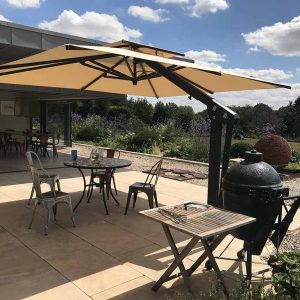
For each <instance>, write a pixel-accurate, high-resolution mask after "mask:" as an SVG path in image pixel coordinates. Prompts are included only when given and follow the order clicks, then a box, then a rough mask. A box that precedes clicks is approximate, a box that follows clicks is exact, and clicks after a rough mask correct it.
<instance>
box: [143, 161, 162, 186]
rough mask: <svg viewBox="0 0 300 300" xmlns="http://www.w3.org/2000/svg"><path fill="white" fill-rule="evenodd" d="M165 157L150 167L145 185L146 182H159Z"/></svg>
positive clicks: (154, 183)
mask: <svg viewBox="0 0 300 300" xmlns="http://www.w3.org/2000/svg"><path fill="white" fill-rule="evenodd" d="M162 162H163V159H160V160H159V161H158V162H157V163H155V164H154V165H153V166H152V168H151V169H150V171H149V173H148V176H147V178H146V180H145V183H144V186H146V184H153V185H154V186H155V185H156V184H157V181H158V177H159V175H160V169H161V165H162Z"/></svg>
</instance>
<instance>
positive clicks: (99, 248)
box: [0, 168, 300, 300]
mask: <svg viewBox="0 0 300 300" xmlns="http://www.w3.org/2000/svg"><path fill="white" fill-rule="evenodd" d="M51 172H52V173H54V172H55V173H58V174H59V175H60V177H61V186H62V189H63V191H66V192H70V193H71V195H72V201H73V205H75V203H76V202H77V201H78V199H79V197H80V195H81V191H82V184H83V183H82V178H81V176H80V175H79V172H78V171H77V170H75V169H69V168H59V169H55V170H51ZM115 176H116V182H117V187H118V199H119V201H120V206H119V207H118V206H117V205H116V204H115V202H114V201H112V200H110V201H109V202H108V208H109V212H110V215H108V216H106V215H105V211H104V207H103V203H102V200H101V201H100V198H99V194H98V193H97V192H96V193H94V195H93V197H92V199H91V203H89V204H87V203H86V201H84V202H83V203H82V205H81V206H79V208H78V209H77V211H76V213H75V218H76V225H77V226H76V228H73V227H72V226H71V221H70V218H69V215H68V211H67V208H66V207H64V206H60V207H59V209H58V216H57V221H56V222H52V223H51V225H50V229H49V235H48V236H44V235H43V221H44V219H43V212H44V210H43V207H42V206H39V207H38V213H37V214H36V217H35V220H34V223H33V227H32V229H31V230H29V229H27V226H28V222H29V220H30V217H31V213H32V207H29V206H27V199H28V196H29V194H30V190H31V180H30V175H29V173H27V172H13V173H2V174H0V299H5V300H9V299H24V298H26V299H55V300H59V299H64V300H65V299H133V298H134V297H135V299H164V297H166V296H167V295H168V296H171V297H172V295H174V293H175V292H186V290H185V288H184V285H183V281H182V279H181V278H178V279H174V280H172V281H169V282H168V283H165V284H164V285H163V287H162V288H161V289H160V290H159V291H158V292H153V291H152V290H151V286H152V285H153V283H154V281H156V280H157V279H158V278H159V277H160V276H161V275H162V273H163V272H164V270H165V269H166V268H167V266H168V265H169V264H170V263H171V262H172V261H173V256H172V253H171V251H170V249H169V247H168V243H167V240H166V238H165V237H164V234H163V231H162V228H161V226H160V225H159V224H157V223H155V222H152V221H151V220H149V219H146V218H145V217H143V216H141V215H139V214H138V211H140V210H143V209H147V208H148V207H147V201H146V198H145V197H144V195H142V194H140V197H139V198H138V201H137V204H136V208H135V209H133V208H130V210H129V213H128V215H127V216H125V215H124V206H125V203H126V196H127V190H128V186H129V185H130V184H131V183H133V182H135V181H140V180H142V181H143V180H144V179H145V176H146V175H145V174H143V173H140V172H135V171H125V172H119V173H116V175H115ZM157 191H158V198H159V199H158V200H159V204H160V205H170V204H178V203H181V202H182V201H184V200H194V201H203V202H205V201H206V193H207V190H206V188H205V187H201V186H197V185H193V184H189V183H186V182H178V181H174V180H170V179H165V178H160V180H159V182H158V186H157ZM299 220H300V218H299V217H298V220H297V222H299ZM174 236H175V240H176V242H177V245H178V246H179V248H182V247H183V246H184V245H185V244H186V243H187V242H188V241H189V236H187V235H184V234H182V233H179V232H174ZM229 238H230V237H229V236H228V239H227V242H228V240H229ZM225 245H226V242H224V243H222V244H221V246H219V247H218V248H217V249H216V251H215V252H214V253H215V254H216V253H220V252H221V251H222V250H223V249H224V247H225ZM241 247H242V242H241V241H239V240H234V241H233V243H232V244H231V245H230V247H229V248H228V249H227V250H226V252H225V253H224V255H225V256H227V257H236V252H237V250H240V249H241ZM201 251H202V247H201V245H200V244H199V245H198V246H197V247H196V248H195V249H194V250H193V251H192V253H191V254H190V255H189V256H188V258H187V259H185V261H184V263H185V265H186V266H189V265H191V264H192V263H193V261H195V260H196V259H197V257H198V256H199V253H200V252H201ZM254 261H255V263H254V265H253V269H254V271H256V270H260V269H264V268H265V267H266V264H265V263H264V262H263V261H262V260H260V259H259V258H258V257H255V258H254ZM218 262H219V266H220V268H221V269H222V270H225V271H226V273H225V278H226V282H227V284H228V285H229V286H234V284H235V282H236V278H237V277H238V274H239V273H243V272H244V271H245V270H244V265H243V264H242V263H241V262H232V261H224V260H218ZM177 272H178V271H177ZM212 280H213V272H212V271H211V272H207V271H205V270H204V267H202V266H201V267H200V268H199V270H197V272H196V273H195V274H194V275H193V276H192V277H191V284H192V287H193V289H194V290H195V291H196V292H198V291H202V292H205V291H207V290H208V288H209V287H210V286H211V282H212Z"/></svg>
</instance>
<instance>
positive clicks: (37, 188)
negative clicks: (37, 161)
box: [29, 165, 43, 199]
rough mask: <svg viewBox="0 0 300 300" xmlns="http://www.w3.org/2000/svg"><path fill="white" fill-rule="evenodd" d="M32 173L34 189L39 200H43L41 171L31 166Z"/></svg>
mask: <svg viewBox="0 0 300 300" xmlns="http://www.w3.org/2000/svg"><path fill="white" fill-rule="evenodd" d="M29 168H30V172H31V177H32V183H33V188H34V190H35V193H36V196H37V198H39V199H42V198H43V196H42V189H41V182H40V176H39V169H38V168H37V167H36V166H35V165H30V166H29Z"/></svg>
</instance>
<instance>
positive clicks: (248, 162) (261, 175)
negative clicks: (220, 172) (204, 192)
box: [223, 150, 282, 192]
mask: <svg viewBox="0 0 300 300" xmlns="http://www.w3.org/2000/svg"><path fill="white" fill-rule="evenodd" d="M244 157H245V160H244V161H243V162H241V163H239V164H236V165H233V166H232V167H230V169H229V170H228V171H227V173H226V175H225V177H224V181H223V188H224V189H234V190H235V191H236V192H238V191H243V190H245V189H246V190H249V189H265V188H268V189H269V188H281V187H282V183H281V180H280V177H279V175H278V173H277V172H276V170H275V169H274V168H273V167H272V166H270V165H269V164H267V163H265V162H263V161H262V153H260V152H257V151H255V150H252V151H247V152H245V156H244Z"/></svg>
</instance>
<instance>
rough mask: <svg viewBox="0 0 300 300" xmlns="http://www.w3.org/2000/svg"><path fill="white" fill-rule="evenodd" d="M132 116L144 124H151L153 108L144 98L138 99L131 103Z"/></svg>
mask: <svg viewBox="0 0 300 300" xmlns="http://www.w3.org/2000/svg"><path fill="white" fill-rule="evenodd" d="M133 112H134V114H135V115H136V116H137V117H138V118H139V119H140V120H141V121H143V122H144V123H146V124H151V122H152V116H153V106H152V104H151V103H149V102H148V101H147V99H146V98H144V99H140V98H138V99H137V100H136V101H135V102H134V103H133Z"/></svg>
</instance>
